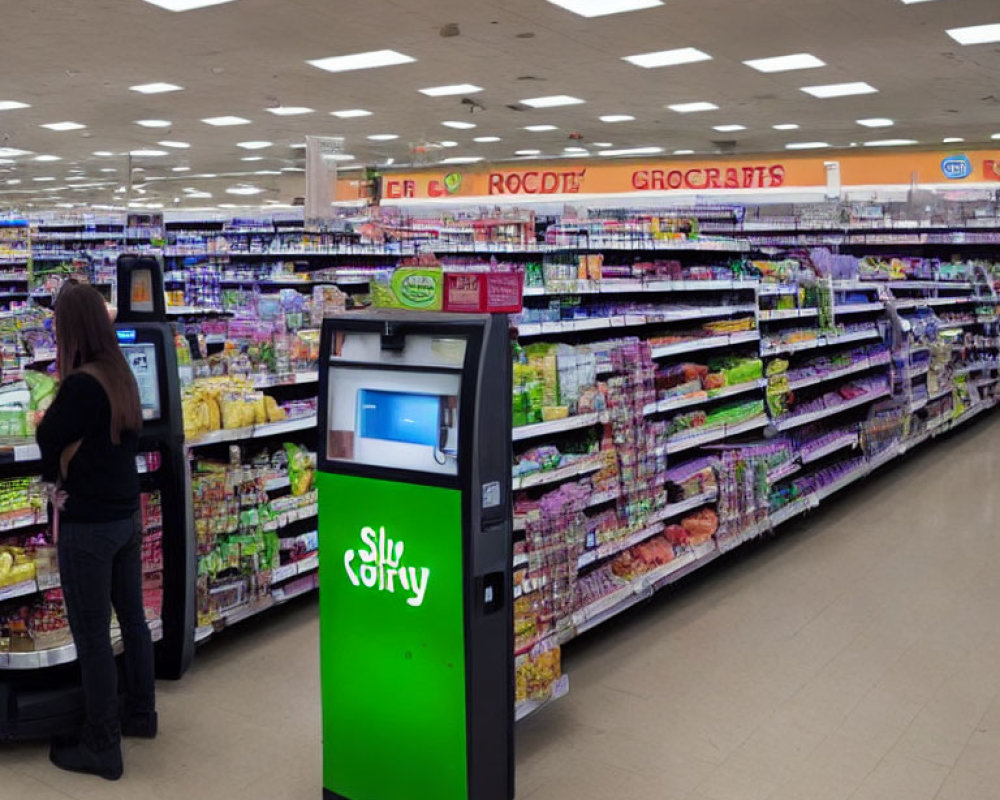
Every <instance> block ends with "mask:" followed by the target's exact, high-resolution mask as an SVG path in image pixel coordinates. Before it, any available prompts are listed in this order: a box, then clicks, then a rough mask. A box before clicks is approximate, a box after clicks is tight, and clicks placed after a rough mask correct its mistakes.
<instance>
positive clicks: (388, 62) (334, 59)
mask: <svg viewBox="0 0 1000 800" xmlns="http://www.w3.org/2000/svg"><path fill="white" fill-rule="evenodd" d="M416 60H417V59H415V58H413V57H412V56H408V55H405V54H403V53H397V52H396V51H395V50H371V51H369V52H367V53H353V54H352V55H349V56H330V57H329V58H317V59H314V60H312V61H307V62H306V63H307V64H310V65H311V66H314V67H316V68H318V69H322V70H326V71H327V72H350V71H351V70H355V69H374V68H375V67H393V66H396V65H397V64H410V63H412V62H414V61H416Z"/></svg>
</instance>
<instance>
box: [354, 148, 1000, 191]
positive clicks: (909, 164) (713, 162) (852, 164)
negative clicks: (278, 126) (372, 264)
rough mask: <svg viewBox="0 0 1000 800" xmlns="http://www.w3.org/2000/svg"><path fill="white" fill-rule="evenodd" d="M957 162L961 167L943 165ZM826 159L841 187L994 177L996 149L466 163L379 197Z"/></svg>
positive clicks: (737, 174) (647, 185) (735, 186)
mask: <svg viewBox="0 0 1000 800" xmlns="http://www.w3.org/2000/svg"><path fill="white" fill-rule="evenodd" d="M956 160H961V161H962V163H963V164H965V166H966V169H964V170H961V171H959V172H956V171H955V170H954V169H950V165H951V164H952V163H953V162H955V161H956ZM830 161H834V162H837V163H838V164H839V165H840V178H841V185H842V186H844V187H851V186H884V185H895V186H909V185H911V184H913V183H917V184H926V183H931V184H938V183H945V182H947V183H949V184H955V185H961V184H962V183H976V182H1000V156H998V154H997V152H996V151H995V150H992V151H990V150H981V151H978V152H977V151H917V152H898V153H877V154H876V153H858V152H856V151H840V152H836V151H827V152H825V153H824V154H823V156H822V157H817V156H799V155H783V156H781V157H780V158H778V159H769V158H768V157H767V156H763V157H761V156H758V157H752V156H743V157H731V158H726V157H720V158H715V159H709V160H704V161H696V160H685V159H676V160H664V161H629V162H618V163H604V162H587V163H580V162H576V163H572V162H570V163H566V162H559V163H555V162H553V163H548V164H546V163H543V162H539V163H533V164H532V165H531V166H528V167H511V168H507V167H492V168H490V167H484V168H477V167H470V168H468V169H467V170H462V171H457V170H453V171H446V170H444V169H441V168H438V169H433V168H429V169H426V170H421V171H415V172H409V173H389V174H387V175H386V176H385V177H384V179H383V187H382V188H383V193H382V194H383V197H384V198H385V199H387V200H398V199H425V198H432V199H433V198H449V197H484V198H485V197H518V196H521V197H538V196H545V195H551V196H565V195H584V194H586V195H609V194H618V195H627V194H632V193H636V192H665V193H670V192H707V191H713V190H714V191H723V192H724V191H726V190H731V191H732V190H761V189H765V190H766V189H778V188H805V187H822V186H825V185H826V182H827V178H826V163H827V162H830ZM349 193H350V187H347V186H345V187H343V191H342V192H341V196H342V197H345V196H346V195H348V194H349Z"/></svg>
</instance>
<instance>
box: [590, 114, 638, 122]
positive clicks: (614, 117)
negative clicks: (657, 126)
mask: <svg viewBox="0 0 1000 800" xmlns="http://www.w3.org/2000/svg"><path fill="white" fill-rule="evenodd" d="M598 119H600V120H601V122H633V121H634V120H635V117H633V116H632V115H631V114H605V115H604V116H603V117H598Z"/></svg>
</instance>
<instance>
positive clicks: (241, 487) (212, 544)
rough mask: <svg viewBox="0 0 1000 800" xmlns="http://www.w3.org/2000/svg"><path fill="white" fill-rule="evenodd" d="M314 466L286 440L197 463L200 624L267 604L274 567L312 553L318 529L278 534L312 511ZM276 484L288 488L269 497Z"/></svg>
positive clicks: (275, 573) (309, 455)
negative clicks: (275, 446) (271, 448)
mask: <svg viewBox="0 0 1000 800" xmlns="http://www.w3.org/2000/svg"><path fill="white" fill-rule="evenodd" d="M314 470H315V454H312V453H309V452H308V451H306V450H305V449H304V448H302V447H300V446H298V445H295V444H291V443H288V444H285V445H284V446H283V447H281V448H279V449H276V450H274V451H273V452H269V451H267V450H261V451H260V452H259V453H257V454H256V455H255V456H254V457H252V458H251V459H249V460H248V461H247V462H244V461H243V460H242V451H241V449H240V448H239V447H236V446H232V447H230V460H229V462H228V463H219V462H215V461H210V460H207V459H198V460H196V461H195V462H194V464H193V472H192V493H193V501H194V503H193V505H194V517H195V535H196V541H197V553H198V570H197V573H198V582H197V589H198V598H197V608H198V625H199V627H205V626H209V625H213V624H216V623H220V622H224V621H226V619H227V617H229V616H230V615H232V614H233V613H234V612H239V613H244V612H247V611H253V610H257V609H260V608H263V607H266V606H269V605H271V604H272V603H273V602H274V598H273V596H272V584H274V583H276V582H278V580H282V579H283V578H282V577H280V573H279V572H278V571H279V570H281V569H282V567H285V566H287V565H288V564H294V563H295V562H297V561H300V560H303V559H305V558H306V557H310V556H313V555H315V552H316V534H315V531H312V532H310V533H308V534H300V535H298V536H284V535H283V534H285V533H286V532H285V531H284V528H286V527H287V526H289V525H290V524H291V523H293V522H298V521H300V520H307V519H312V518H313V517H315V516H316V493H315V491H314V490H313V486H312V484H313V474H314ZM274 485H278V486H286V485H287V486H288V487H289V489H290V494H288V495H286V496H284V497H278V498H273V499H272V498H271V497H270V494H269V492H270V491H272V489H271V487H272V486H274ZM286 571H287V572H289V573H290V575H295V574H298V570H297V569H291V570H286Z"/></svg>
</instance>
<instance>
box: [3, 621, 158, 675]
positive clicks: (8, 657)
mask: <svg viewBox="0 0 1000 800" xmlns="http://www.w3.org/2000/svg"><path fill="white" fill-rule="evenodd" d="M149 632H150V634H152V637H153V641H154V642H155V641H159V640H160V639H162V638H163V623H162V622H161V621H160V620H158V619H153V620H149ZM113 633H114V634H115V636H114V639H113V642H112V645H113V647H114V651H115V653H116V654H120V653H121V652H122V649H123V645H122V641H121V638H120V634H118V632H117V630H113ZM73 661H76V645H75V644H73V643H72V642H70V643H69V644H65V645H63V646H62V647H53V648H50V649H48V650H35V651H33V652H28V653H0V670H4V669H7V670H36V669H44V668H46V667H54V666H57V665H59V664H69V663H71V662H73Z"/></svg>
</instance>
